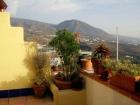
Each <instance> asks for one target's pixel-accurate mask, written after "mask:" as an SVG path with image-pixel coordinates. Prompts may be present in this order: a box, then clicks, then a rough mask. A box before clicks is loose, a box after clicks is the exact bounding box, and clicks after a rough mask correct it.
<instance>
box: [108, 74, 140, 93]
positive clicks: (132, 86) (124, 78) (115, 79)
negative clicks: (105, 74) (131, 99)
mask: <svg viewBox="0 0 140 105" xmlns="http://www.w3.org/2000/svg"><path fill="white" fill-rule="evenodd" d="M139 80H140V76H135V77H133V76H128V75H124V74H116V75H114V76H112V77H111V78H110V84H112V85H115V86H117V87H119V88H122V89H124V90H127V91H129V92H132V93H134V92H136V82H137V81H139Z"/></svg>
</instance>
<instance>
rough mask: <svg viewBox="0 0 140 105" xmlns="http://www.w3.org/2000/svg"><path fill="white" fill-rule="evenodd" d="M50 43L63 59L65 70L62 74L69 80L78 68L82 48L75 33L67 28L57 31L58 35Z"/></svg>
mask: <svg viewBox="0 0 140 105" xmlns="http://www.w3.org/2000/svg"><path fill="white" fill-rule="evenodd" d="M50 45H51V46H52V47H54V48H55V50H56V51H57V53H58V55H59V56H60V58H61V60H62V66H63V67H64V72H63V73H62V74H61V76H62V77H63V78H64V79H65V80H67V81H69V80H70V79H71V77H72V75H73V74H74V73H75V72H77V70H78V65H77V60H78V56H79V49H80V48H79V44H78V43H77V42H76V40H75V36H74V34H73V33H71V32H69V31H67V30H65V29H63V30H59V31H57V32H56V37H55V38H54V39H52V41H51V42H50Z"/></svg>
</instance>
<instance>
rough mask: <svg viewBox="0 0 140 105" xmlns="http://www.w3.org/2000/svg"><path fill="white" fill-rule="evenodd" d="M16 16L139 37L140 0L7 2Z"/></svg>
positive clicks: (9, 8) (33, 0) (29, 0)
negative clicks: (70, 22) (78, 22)
mask: <svg viewBox="0 0 140 105" xmlns="http://www.w3.org/2000/svg"><path fill="white" fill-rule="evenodd" d="M5 1H6V2H7V4H8V9H7V11H9V12H10V13H11V15H12V16H13V17H19V18H26V19H32V20H38V21H42V22H47V23H54V24H57V23H60V22H62V21H64V20H69V19H78V20H81V21H84V22H86V23H88V24H90V25H92V26H94V27H98V28H101V29H103V30H105V31H106V32H108V33H111V34H115V27H116V26H118V28H119V34H121V35H127V36H137V37H140V0H5Z"/></svg>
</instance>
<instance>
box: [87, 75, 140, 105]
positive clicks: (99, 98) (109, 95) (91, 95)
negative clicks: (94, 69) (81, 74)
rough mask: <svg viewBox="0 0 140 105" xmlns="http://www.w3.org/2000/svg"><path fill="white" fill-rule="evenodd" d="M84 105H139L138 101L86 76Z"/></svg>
mask: <svg viewBox="0 0 140 105" xmlns="http://www.w3.org/2000/svg"><path fill="white" fill-rule="evenodd" d="M85 79H86V105H140V103H139V102H137V101H134V100H132V99H131V98H128V97H127V96H125V95H123V94H121V93H119V92H117V91H115V90H113V89H111V88H109V87H107V86H105V85H103V84H101V83H99V82H97V81H95V80H93V79H90V78H89V77H86V76H85Z"/></svg>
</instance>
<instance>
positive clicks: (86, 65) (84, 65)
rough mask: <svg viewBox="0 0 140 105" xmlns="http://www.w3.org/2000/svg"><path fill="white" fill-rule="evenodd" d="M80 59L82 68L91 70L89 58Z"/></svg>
mask: <svg viewBox="0 0 140 105" xmlns="http://www.w3.org/2000/svg"><path fill="white" fill-rule="evenodd" d="M81 61H82V69H84V70H92V69H93V67H92V62H91V59H81Z"/></svg>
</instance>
